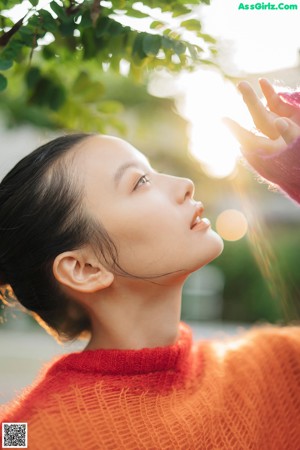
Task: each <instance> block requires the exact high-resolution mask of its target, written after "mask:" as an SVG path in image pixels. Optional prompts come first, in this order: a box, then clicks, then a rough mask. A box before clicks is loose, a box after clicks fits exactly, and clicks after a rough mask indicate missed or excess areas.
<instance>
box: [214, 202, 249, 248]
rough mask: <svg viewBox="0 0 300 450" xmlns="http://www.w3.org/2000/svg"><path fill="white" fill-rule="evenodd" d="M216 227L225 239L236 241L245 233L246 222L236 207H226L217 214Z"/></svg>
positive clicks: (246, 228)
mask: <svg viewBox="0 0 300 450" xmlns="http://www.w3.org/2000/svg"><path fill="white" fill-rule="evenodd" d="M216 229H217V232H218V233H219V235H220V236H221V237H222V238H223V239H225V240H226V241H238V240H239V239H242V238H243V237H244V236H245V234H246V233H247V230H248V222H247V219H246V217H245V216H244V214H243V213H242V212H240V211H238V210H236V209H226V210H225V211H223V212H222V213H221V214H219V216H218V218H217V221H216Z"/></svg>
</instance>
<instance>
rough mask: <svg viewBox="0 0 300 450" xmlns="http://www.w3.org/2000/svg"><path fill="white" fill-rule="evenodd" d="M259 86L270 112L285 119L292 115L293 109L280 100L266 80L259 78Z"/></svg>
mask: <svg viewBox="0 0 300 450" xmlns="http://www.w3.org/2000/svg"><path fill="white" fill-rule="evenodd" d="M259 84H260V87H261V90H262V92H263V94H264V96H265V98H266V100H267V104H268V108H269V109H270V111H273V112H275V113H276V114H278V115H279V116H285V117H289V116H291V115H292V114H294V112H295V108H294V107H293V106H291V105H289V104H288V103H285V102H284V101H283V100H281V98H280V97H279V95H278V94H277V92H276V91H275V89H274V88H273V86H272V85H271V83H270V82H269V81H268V80H267V79H266V78H261V79H260V80H259Z"/></svg>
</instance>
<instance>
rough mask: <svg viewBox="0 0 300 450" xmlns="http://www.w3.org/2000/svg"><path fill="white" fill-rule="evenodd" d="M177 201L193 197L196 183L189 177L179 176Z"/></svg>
mask: <svg viewBox="0 0 300 450" xmlns="http://www.w3.org/2000/svg"><path fill="white" fill-rule="evenodd" d="M177 180H178V185H179V186H178V189H177V199H176V200H177V202H178V203H183V202H184V201H185V200H187V199H190V198H193V197H194V192H195V185H194V183H193V182H192V180H190V179H189V178H178V179H177Z"/></svg>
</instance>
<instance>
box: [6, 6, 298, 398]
mask: <svg viewBox="0 0 300 450" xmlns="http://www.w3.org/2000/svg"><path fill="white" fill-rule="evenodd" d="M125 4H126V5H125ZM0 5H1V18H0V29H1V31H0V51H1V53H0V90H1V92H0V128H1V133H0V178H2V177H3V176H4V175H5V174H6V173H7V172H8V170H9V169H10V168H11V167H13V165H14V164H15V163H16V162H17V161H18V160H19V159H20V158H21V157H22V156H25V155H26V154H27V153H29V152H31V151H32V150H33V149H34V148H36V147H37V146H39V145H41V144H42V143H44V142H46V141H48V140H50V139H51V138H53V137H56V136H58V135H60V134H62V133H66V132H72V131H79V130H81V131H92V132H98V133H106V134H112V135H116V136H120V137H122V138H125V139H126V140H128V141H129V142H130V143H131V144H133V145H134V146H135V147H137V148H139V149H140V150H141V151H142V152H143V153H145V154H146V155H147V156H148V157H149V159H150V162H151V164H152V165H153V167H154V168H156V169H157V170H158V171H165V172H167V173H171V174H174V175H179V176H184V177H189V178H191V179H192V180H193V181H194V182H195V186H196V194H195V198H197V199H199V200H201V201H202V202H203V203H204V206H205V215H206V216H207V217H209V218H210V220H211V223H212V226H213V228H214V229H216V230H217V231H218V233H219V234H220V235H221V236H222V238H223V239H224V242H225V248H224V251H223V254H222V255H221V256H220V257H219V258H218V259H217V260H216V261H214V262H213V263H211V264H209V265H208V266H207V267H205V268H203V269H201V270H199V271H198V272H196V273H194V274H193V275H192V276H191V277H190V278H189V279H188V281H187V283H186V285H185V288H184V295H183V302H182V320H184V321H186V322H187V323H189V324H190V325H191V326H192V328H193V331H194V337H195V338H196V339H201V338H208V337H209V338H212V337H214V336H220V333H226V334H235V333H236V332H238V330H239V329H240V328H243V329H245V328H249V327H250V326H252V325H253V324H257V323H264V322H271V323H282V324H283V323H288V322H296V321H298V319H299V305H300V271H299V266H298V264H299V262H300V257H299V254H300V232H299V229H300V228H299V225H300V208H299V206H297V205H296V204H294V203H293V202H291V201H290V200H288V199H286V198H285V197H284V195H283V194H282V193H280V192H279V191H278V190H277V189H276V187H275V186H269V185H268V184H267V183H265V182H264V181H263V180H261V179H259V178H258V177H257V175H254V174H253V172H252V171H251V170H250V168H249V167H247V165H246V164H245V162H244V161H243V160H242V159H241V158H240V152H239V146H238V144H237V143H236V142H235V141H234V139H233V138H232V136H231V135H230V134H229V132H228V131H227V130H226V129H225V127H224V126H223V124H222V121H221V119H222V117H224V116H229V117H231V118H233V119H235V120H237V121H238V122H239V123H241V124H242V125H243V126H245V127H246V128H248V129H252V128H253V123H252V122H251V118H250V116H249V114H248V112H247V110H246V108H245V106H244V105H243V102H242V99H241V97H240V95H239V94H238V92H237V90H236V84H237V83H238V81H240V80H242V79H243V80H244V79H246V80H248V81H250V82H251V83H252V85H253V86H254V88H255V89H256V90H257V92H258V93H259V95H260V92H259V89H258V82H257V81H258V78H259V77H267V78H268V79H269V80H270V81H271V82H272V83H273V84H274V85H275V86H276V88H277V89H278V90H279V91H280V90H287V89H296V88H297V87H298V86H299V80H300V55H299V49H300V39H299V33H297V30H298V29H299V19H300V10H298V9H295V8H291V7H289V8H285V9H284V10H276V11H273V10H262V9H260V10H244V9H239V5H240V3H238V2H237V1H236V0H228V1H227V2H224V1H222V0H212V1H211V4H209V1H198V0H197V1H196V0H195V1H186V2H185V1H179V0H177V1H169V2H160V1H151V2H150V1H148V2H146V1H145V2H130V1H128V2H121V1H120V2H117V1H111V2H109V1H101V2H99V1H98V2H96V1H93V2H92V1H87V2H82V1H66V2H61V1H59V0H57V1H51V2H50V1H40V2H38V1H30V2H29V1H24V2H21V3H18V2H14V1H2V2H0ZM150 6H151V8H150ZM286 6H291V4H288V5H286ZM41 23H42V24H43V25H42V26H41ZM0 206H1V205H0ZM0 319H1V322H2V323H1V324H0V337H1V346H0V359H1V369H0V403H4V402H6V401H8V400H10V399H11V398H12V397H13V396H14V395H15V394H16V393H17V392H18V391H19V389H21V388H22V387H24V386H26V385H28V384H30V383H31V381H32V380H33V379H34V378H35V376H36V374H37V372H38V370H39V368H40V367H41V366H42V364H44V363H45V362H47V361H49V360H50V359H51V358H52V357H53V356H55V355H57V354H60V353H64V352H69V351H76V350H80V349H81V348H83V347H84V346H85V344H84V343H82V342H80V341H79V342H77V343H73V344H68V345H63V346H62V345H59V344H58V343H56V342H55V340H54V339H53V338H52V337H50V336H49V335H47V333H46V331H44V330H43V329H41V327H40V326H39V325H37V323H36V322H35V321H34V320H33V319H32V317H31V316H29V315H27V314H25V313H24V312H21V311H19V310H18V308H12V307H9V306H7V305H6V304H4V303H3V304H2V305H1V316H0Z"/></svg>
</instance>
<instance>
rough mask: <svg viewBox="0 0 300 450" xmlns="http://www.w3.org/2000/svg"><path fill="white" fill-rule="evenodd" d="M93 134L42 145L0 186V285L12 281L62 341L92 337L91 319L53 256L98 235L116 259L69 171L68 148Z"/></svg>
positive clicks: (34, 313) (107, 255)
mask: <svg viewBox="0 0 300 450" xmlns="http://www.w3.org/2000/svg"><path fill="white" fill-rule="evenodd" d="M89 136H91V135H90V134H86V133H79V134H71V135H66V136H62V137H59V138H56V139H54V140H52V141H50V142H48V143H47V144H44V145H42V146H41V147H39V148H37V149H36V150H34V151H33V152H32V153H30V154H29V155H27V156H26V157H25V158H23V159H22V160H21V161H19V162H18V164H16V166H15V167H14V168H13V169H12V170H11V171H10V172H9V173H8V174H7V175H6V176H5V178H4V179H3V180H2V182H1V184H0V286H1V285H2V288H3V286H4V285H9V286H10V287H11V289H12V291H13V294H14V296H15V297H16V299H17V300H18V302H19V303H20V304H21V305H22V306H23V307H25V308H26V310H28V312H29V314H30V315H32V316H33V317H34V318H35V319H36V320H37V321H38V322H39V323H40V324H41V325H42V326H43V327H44V328H45V329H46V330H47V332H48V333H50V334H52V335H53V336H54V337H55V338H56V339H57V340H58V341H67V340H74V339H76V338H82V337H88V336H90V333H91V322H90V317H89V315H88V313H87V312H86V311H85V310H84V308H83V307H82V306H81V305H79V303H77V302H75V301H73V300H71V299H69V298H67V296H66V295H65V294H64V293H63V292H62V289H61V288H60V286H59V283H58V282H57V280H56V279H55V277H54V274H53V270H52V266H53V261H54V259H55V257H56V256H57V255H58V254H60V253H62V252H64V251H67V250H71V249H76V248H80V247H82V246H84V245H85V244H86V243H88V242H91V241H92V239H93V236H94V237H95V236H96V235H97V237H96V239H97V246H98V249H99V250H100V252H101V254H102V255H103V257H104V259H105V260H106V261H107V260H108V258H110V260H111V261H113V260H115V259H116V248H115V246H114V244H113V242H112V241H111V239H110V238H109V235H108V234H107V232H106V231H105V229H104V228H103V227H102V226H101V224H99V223H98V224H95V222H94V221H93V219H92V218H91V217H88V215H87V213H86V212H85V211H84V210H83V206H82V196H83V195H82V194H83V188H82V187H81V183H78V179H76V172H75V175H74V170H73V171H71V170H70V168H72V163H73V161H72V153H71V152H70V150H71V149H73V148H74V146H76V145H77V144H79V143H80V142H81V141H83V140H84V139H86V138H88V137H89ZM69 156H70V157H69ZM68 172H69V176H67V175H68ZM78 176H79V174H78ZM99 246H100V248H99ZM5 292H9V291H8V290H7V289H5ZM2 294H3V289H2Z"/></svg>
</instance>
